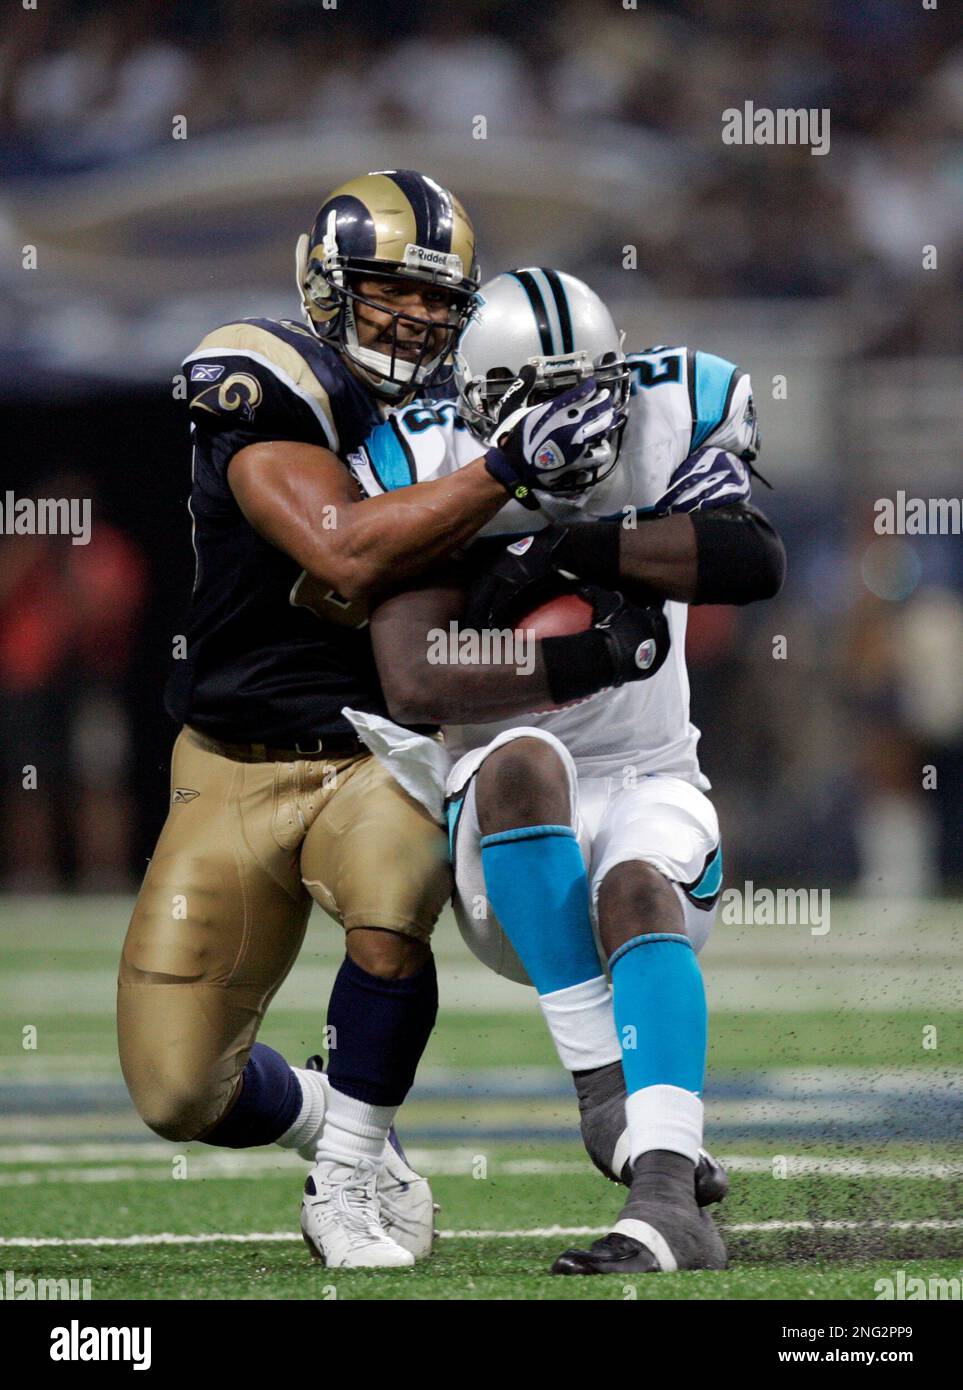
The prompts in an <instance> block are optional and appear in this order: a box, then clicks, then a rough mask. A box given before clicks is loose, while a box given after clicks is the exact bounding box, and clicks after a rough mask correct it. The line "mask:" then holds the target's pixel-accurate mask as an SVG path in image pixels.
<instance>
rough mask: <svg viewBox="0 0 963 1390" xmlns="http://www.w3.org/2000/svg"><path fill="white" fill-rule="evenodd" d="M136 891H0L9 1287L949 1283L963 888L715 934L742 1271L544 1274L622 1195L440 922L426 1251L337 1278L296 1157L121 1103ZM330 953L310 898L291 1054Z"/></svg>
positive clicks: (539, 1058) (720, 1075)
mask: <svg viewBox="0 0 963 1390" xmlns="http://www.w3.org/2000/svg"><path fill="white" fill-rule="evenodd" d="M128 911H129V903H126V902H124V901H120V900H91V899H86V900H83V899H82V900H77V901H74V902H69V903H67V902H56V901H45V900H35V901H33V902H31V901H30V900H20V901H17V902H13V901H8V902H2V901H0V971H2V983H0V1030H2V1032H0V1036H2V1039H3V1046H2V1049H0V1101H2V1104H0V1245H2V1249H0V1280H2V1279H3V1278H4V1277H5V1275H6V1271H8V1270H10V1271H13V1273H14V1275H15V1276H17V1277H21V1276H23V1275H30V1276H31V1277H33V1278H34V1279H39V1278H47V1279H59V1278H67V1279H78V1280H84V1279H89V1280H90V1291H91V1294H92V1296H93V1298H95V1299H96V1298H174V1299H178V1298H186V1299H197V1298H218V1299H220V1298H228V1297H230V1298H298V1299H301V1298H321V1299H325V1298H355V1299H359V1298H360V1299H371V1298H391V1299H399V1298H401V1299H479V1298H495V1299H514V1300H518V1299H558V1298H565V1299H570V1298H592V1299H629V1298H640V1299H642V1298H660V1299H661V1298H672V1299H678V1298H682V1299H690V1298H696V1299H734V1298H735V1299H753V1298H786V1299H822V1298H853V1299H873V1298H875V1297H876V1296H877V1289H876V1287H875V1285H876V1281H877V1280H880V1279H884V1278H890V1279H893V1278H895V1275H896V1271H897V1270H900V1269H901V1270H903V1271H904V1275H905V1277H906V1278H911V1277H913V1276H921V1277H923V1278H925V1279H927V1280H928V1279H930V1278H934V1279H940V1280H959V1279H960V1278H961V1276H963V1202H961V1192H963V1181H961V1179H963V1144H961V1142H960V1140H961V1128H963V1127H961V1123H960V1121H961V1101H960V1090H961V1088H960V1080H961V1077H963V1037H961V1030H960V1027H959V1013H958V1007H959V1006H958V994H959V988H958V979H959V976H958V972H957V971H956V961H957V960H958V953H959V930H960V928H959V922H960V919H961V915H963V914H961V910H960V907H959V905H958V904H953V903H941V904H921V905H917V906H914V907H910V908H903V909H896V908H891V909H889V910H888V911H887V910H886V909H885V908H881V907H878V906H873V905H868V904H854V903H850V904H847V903H842V902H840V903H839V904H837V903H835V902H834V904H833V915H832V929H831V931H830V932H829V933H828V934H827V935H825V936H821V937H814V936H812V935H811V933H810V932H809V931H808V929H806V928H804V927H782V928H775V927H759V926H755V927H724V928H723V927H719V928H718V929H717V932H716V936H715V938H714V940H713V941H712V942H711V943H710V945H709V947H708V948H707V950H706V952H705V954H704V957H703V964H704V968H705V975H706V981H707V988H708V991H709V996H710V1002H711V1008H712V1051H711V1060H710V1076H709V1082H708V1085H707V1091H706V1108H707V1122H708V1131H707V1141H708V1142H709V1144H710V1146H711V1147H713V1148H714V1150H715V1151H716V1152H718V1153H719V1154H721V1155H722V1156H724V1157H725V1158H726V1159H727V1161H728V1162H729V1163H730V1168H731V1177H732V1192H731V1194H730V1197H729V1198H728V1200H727V1201H726V1202H725V1204H724V1205H723V1207H721V1208H719V1209H718V1211H719V1218H718V1219H719V1221H720V1223H721V1225H722V1226H723V1228H724V1230H725V1232H726V1236H727V1240H728V1244H729V1249H730V1256H731V1267H730V1269H729V1270H727V1271H726V1272H724V1273H698V1274H696V1273H685V1274H675V1275H660V1276H648V1277H647V1278H636V1279H625V1278H611V1279H609V1278H606V1279H589V1280H564V1279H555V1278H551V1277H550V1276H549V1275H548V1274H547V1269H548V1266H549V1265H550V1263H551V1261H552V1258H553V1257H554V1255H555V1254H557V1253H558V1252H559V1251H560V1250H562V1249H564V1248H566V1247H567V1246H568V1245H571V1244H578V1243H580V1242H585V1241H589V1240H591V1239H592V1238H593V1235H594V1234H595V1233H596V1232H599V1233H601V1231H602V1230H604V1229H605V1227H606V1224H607V1223H608V1222H610V1221H611V1220H613V1219H614V1217H615V1216H616V1214H617V1211H618V1206H619V1193H618V1190H617V1189H616V1188H615V1187H614V1186H612V1185H611V1184H609V1183H607V1182H606V1181H605V1180H604V1179H603V1178H601V1177H600V1176H599V1175H598V1174H596V1173H595V1171H594V1170H593V1169H592V1168H591V1167H590V1165H589V1164H588V1161H587V1160H586V1159H585V1158H584V1156H583V1155H582V1152H581V1149H580V1147H579V1145H578V1143H577V1142H576V1141H577V1129H576V1123H575V1106H574V1102H573V1100H572V1097H571V1094H570V1083H569V1082H568V1079H567V1077H566V1076H565V1074H564V1073H563V1072H562V1071H561V1070H560V1068H559V1067H558V1065H557V1063H556V1062H555V1060H554V1055H553V1052H552V1048H551V1045H550V1043H549V1042H548V1039H547V1036H546V1034H545V1031H544V1028H543V1025H542V1023H541V1020H540V1018H539V1016H538V1014H537V1012H536V1011H535V1009H534V1007H533V1000H532V998H531V997H530V996H529V994H528V992H527V991H525V990H523V989H521V988H519V987H517V986H513V985H510V984H507V983H506V982H504V981H500V980H498V979H496V978H495V977H493V976H491V975H489V974H488V973H487V972H486V971H484V970H483V968H482V967H480V966H478V965H476V964H475V962H474V961H473V960H472V959H471V958H470V957H469V956H468V955H467V953H466V951H465V950H464V948H463V947H462V945H461V943H460V941H459V940H458V938H457V934H456V932H455V931H454V928H453V926H452V924H451V922H450V921H446V922H444V923H443V924H442V925H441V927H440V929H439V935H438V940H437V953H438V957H439V967H440V971H439V973H440V983H441V997H442V1014H441V1019H440V1023H439V1027H438V1030H437V1032H436V1034H435V1036H434V1038H433V1040H432V1043H431V1046H430V1050H429V1053H428V1056H427V1057H426V1059H425V1063H424V1065H423V1068H422V1072H421V1073H420V1076H419V1083H418V1088H417V1091H416V1093H414V1094H413V1096H412V1098H411V1099H410V1101H409V1103H408V1104H407V1105H406V1107H405V1110H404V1112H403V1115H402V1120H401V1122H400V1124H399V1128H400V1130H401V1132H402V1136H403V1137H404V1138H405V1140H406V1142H407V1144H408V1147H409V1157H410V1158H412V1159H413V1160H414V1162H415V1164H416V1166H419V1167H420V1168H421V1169H422V1170H423V1171H425V1172H426V1173H428V1174H429V1175H430V1176H431V1179H432V1185H433V1188H434V1191H435V1196H436V1199H437V1200H438V1201H439V1202H440V1204H441V1210H440V1212H439V1218H438V1226H439V1237H438V1240H437V1242H436V1253H435V1254H434V1255H433V1257H432V1258H431V1260H430V1261H427V1262H425V1263H424V1264H422V1265H419V1266H418V1267H417V1268H416V1269H415V1270H413V1271H403V1272H398V1273H395V1274H390V1275H386V1274H379V1273H375V1272H371V1273H355V1274H344V1273H340V1272H337V1271H334V1272H331V1271H327V1270H324V1269H322V1268H319V1267H318V1266H317V1265H316V1264H315V1263H313V1262H312V1261H311V1260H310V1258H309V1257H308V1255H307V1252H306V1251H305V1249H304V1246H303V1244H302V1242H301V1240H300V1235H299V1232H298V1225H297V1218H298V1202H299V1190H300V1186H301V1182H302V1180H303V1176H304V1174H305V1172H306V1165H304V1164H303V1163H301V1162H300V1160H298V1159H297V1158H296V1157H295V1156H292V1155H289V1154H284V1153H281V1151H279V1150H276V1149H264V1150H257V1151H248V1152H245V1153H237V1152H234V1151H220V1150H213V1149H210V1148H207V1147H205V1146H203V1145H186V1146H185V1145H181V1146H178V1145H173V1144H168V1143H165V1142H163V1141H161V1140H159V1139H157V1138H156V1137H155V1136H153V1135H151V1134H150V1133H149V1132H147V1131H146V1130H145V1129H144V1127H143V1126H142V1125H141V1124H140V1122H139V1120H138V1119H137V1117H136V1115H134V1114H133V1112H132V1110H131V1108H130V1105H129V1103H128V1102H127V1100H126V1096H125V1093H124V1091H123V1087H122V1083H121V1082H120V1078H119V1073H118V1068H117V1063H116V1054H115V1050H114V1041H113V1022H112V1014H111V1010H112V1000H113V982H114V977H115V973H116V957H117V952H118V949H119V944H120V940H121V938H122V935H123V931H124V927H125V924H126V915H127V912H128ZM339 952H340V939H339V935H338V933H337V932H336V930H335V929H334V928H333V927H332V926H330V925H329V924H328V923H327V920H326V919H325V918H323V917H321V916H320V915H315V917H314V918H313V919H312V925H311V927H310V929H309V937H308V941H307V942H306V945H305V949H304V952H303V955H302V959H301V961H300V962H299V964H298V966H296V968H295V970H294V972H292V975H291V978H290V979H289V980H288V981H287V983H286V984H285V985H284V987H283V988H282V990H281V992H280V994H279V995H278V998H277V1000H276V1001H275V1004H274V1007H273V1009H272V1012H271V1014H270V1016H269V1018H268V1021H267V1024H266V1025H265V1028H264V1031H263V1033H262V1037H263V1039H264V1041H266V1042H268V1043H270V1044H271V1045H272V1046H275V1047H278V1048H280V1049H281V1050H282V1051H284V1052H285V1054H286V1055H288V1056H289V1057H290V1058H291V1060H292V1061H295V1062H301V1061H303V1058H304V1057H305V1056H306V1055H307V1054H308V1053H310V1052H312V1051H315V1050H316V1049H317V1046H318V1039H319V1036H320V1028H321V1024H322V1023H323V1015H324V1006H325V1002H326V998H327V990H328V988H329V985H330V981H331V979H332V977H333V971H334V969H336V967H337V962H338V959H339ZM25 1042H26V1044H27V1046H26V1047H25V1046H24V1043H25ZM33 1044H35V1045H33ZM936 1287H939V1286H938V1285H937V1286H936ZM950 1287H951V1288H952V1287H953V1286H952V1285H951V1286H950ZM955 1288H956V1289H957V1290H958V1289H959V1284H956V1285H955Z"/></svg>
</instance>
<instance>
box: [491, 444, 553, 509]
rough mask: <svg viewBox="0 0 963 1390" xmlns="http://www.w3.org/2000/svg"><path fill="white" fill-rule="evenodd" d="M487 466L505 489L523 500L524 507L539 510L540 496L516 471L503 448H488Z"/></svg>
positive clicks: (519, 499)
mask: <svg viewBox="0 0 963 1390" xmlns="http://www.w3.org/2000/svg"><path fill="white" fill-rule="evenodd" d="M483 457H484V460H485V467H486V468H487V469H488V472H489V473H490V474H491V475H492V477H493V478H494V479H495V481H496V482H499V483H501V485H502V487H503V488H504V489H505V491H506V492H507V493H508V494H509V495H510V496H511V497H513V498H514V499H515V501H516V502H521V504H522V506H523V507H527V508H528V510H529V511H530V512H534V511H537V510H538V509H539V507H540V505H541V504H540V502H539V501H538V498H537V497H535V496H534V494H533V493H532V490H531V488H530V487H529V485H528V483H526V482H523V481H522V479H521V478H520V477H519V476H518V474H517V473H516V472H515V469H514V468H513V467H512V462H511V459H510V458H509V457H508V455H507V454H506V453H505V452H504V450H502V449H488V450H487V451H486V453H485V454H484V455H483Z"/></svg>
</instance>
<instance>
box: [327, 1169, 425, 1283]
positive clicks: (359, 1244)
mask: <svg viewBox="0 0 963 1390" xmlns="http://www.w3.org/2000/svg"><path fill="white" fill-rule="evenodd" d="M377 1183H378V1170H377V1169H376V1168H375V1166H374V1164H373V1163H369V1162H367V1161H366V1160H362V1161H361V1162H360V1163H359V1164H358V1165H357V1167H355V1168H351V1167H349V1166H348V1165H347V1164H344V1163H335V1162H333V1161H331V1160H330V1159H325V1160H322V1161H321V1162H320V1163H316V1164H315V1165H314V1167H313V1168H312V1169H311V1172H310V1173H309V1175H308V1180H307V1182H306V1183H305V1184H304V1197H303V1199H302V1202H301V1234H302V1235H303V1236H304V1241H305V1244H306V1245H307V1246H308V1248H309V1250H310V1251H311V1254H312V1255H313V1256H314V1257H315V1259H318V1260H320V1261H321V1263H322V1264H324V1265H326V1266H327V1267H328V1268H329V1269H404V1268H407V1267H410V1266H411V1265H413V1264H414V1262H415V1257H414V1255H413V1254H412V1253H411V1251H410V1250H406V1249H404V1248H403V1247H402V1246H401V1245H399V1244H398V1242H397V1241H395V1240H392V1239H391V1237H390V1236H389V1235H387V1234H386V1233H385V1230H384V1229H383V1227H382V1224H381V1212H380V1209H379V1201H378V1193H377V1190H376V1189H377Z"/></svg>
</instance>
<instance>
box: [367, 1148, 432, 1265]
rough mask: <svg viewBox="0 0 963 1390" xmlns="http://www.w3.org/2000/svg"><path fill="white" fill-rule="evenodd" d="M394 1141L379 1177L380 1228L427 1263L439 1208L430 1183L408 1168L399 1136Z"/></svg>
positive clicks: (386, 1149)
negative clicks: (436, 1213)
mask: <svg viewBox="0 0 963 1390" xmlns="http://www.w3.org/2000/svg"><path fill="white" fill-rule="evenodd" d="M392 1134H394V1129H392ZM394 1137H395V1144H392V1142H391V1140H390V1139H388V1140H387V1141H386V1142H385V1147H384V1166H383V1168H382V1169H381V1172H380V1173H379V1174H378V1200H379V1202H380V1203H381V1224H382V1226H383V1227H384V1229H385V1230H386V1231H387V1232H388V1235H389V1236H391V1238H392V1240H395V1241H397V1242H398V1244H399V1245H401V1246H403V1247H404V1248H405V1250H409V1251H410V1252H411V1254H412V1255H414V1257H415V1259H416V1260H424V1259H427V1257H428V1256H429V1255H430V1254H431V1248H432V1245H433V1243H434V1239H435V1212H436V1211H437V1210H438V1208H437V1207H436V1205H435V1202H434V1200H433V1198H432V1195H431V1188H430V1187H429V1185H428V1179H427V1178H423V1177H422V1176H421V1174H420V1173H416V1172H415V1170H414V1169H413V1168H411V1167H409V1166H408V1161H407V1159H406V1158H405V1156H404V1151H403V1150H402V1148H401V1145H400V1144H398V1136H397V1135H395V1136H394ZM396 1144H397V1147H395V1145H396Z"/></svg>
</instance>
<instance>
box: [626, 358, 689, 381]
mask: <svg viewBox="0 0 963 1390" xmlns="http://www.w3.org/2000/svg"><path fill="white" fill-rule="evenodd" d="M632 375H633V377H634V378H635V381H636V383H637V384H638V386H639V387H644V388H648V387H649V386H661V385H662V384H663V383H664V382H666V381H681V380H682V353H681V352H670V353H669V355H668V356H667V357H660V358H659V360H658V362H633V363H632Z"/></svg>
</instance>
